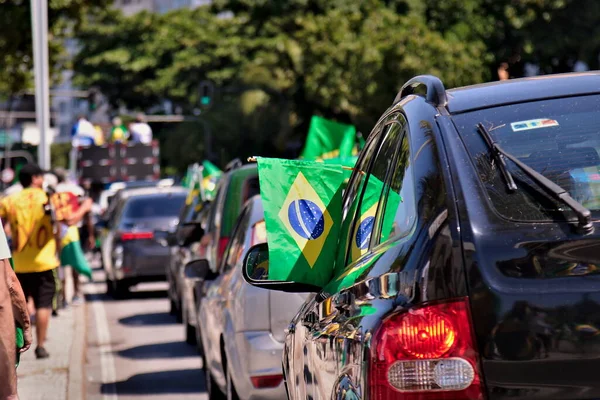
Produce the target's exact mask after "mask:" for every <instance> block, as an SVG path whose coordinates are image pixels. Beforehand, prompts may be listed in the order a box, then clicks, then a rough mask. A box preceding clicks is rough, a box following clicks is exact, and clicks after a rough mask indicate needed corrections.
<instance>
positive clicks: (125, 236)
mask: <svg viewBox="0 0 600 400" xmlns="http://www.w3.org/2000/svg"><path fill="white" fill-rule="evenodd" d="M119 237H120V239H121V241H122V242H126V241H128V240H141V239H152V238H153V237H154V232H121V235H120V236H119Z"/></svg>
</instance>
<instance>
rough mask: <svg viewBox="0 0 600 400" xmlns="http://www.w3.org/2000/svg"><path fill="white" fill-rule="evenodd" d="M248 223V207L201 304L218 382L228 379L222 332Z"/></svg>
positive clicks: (205, 337)
mask: <svg viewBox="0 0 600 400" xmlns="http://www.w3.org/2000/svg"><path fill="white" fill-rule="evenodd" d="M247 225H248V213H247V209H244V210H243V211H242V214H240V218H239V220H238V224H237V226H236V228H234V234H235V236H234V238H233V240H231V241H230V243H229V244H228V246H227V249H226V250H225V253H224V257H223V260H222V262H221V265H220V268H219V270H218V272H219V275H218V276H217V278H216V279H215V280H213V281H209V282H206V283H205V285H206V286H205V288H206V292H205V296H204V297H203V299H202V301H201V303H200V318H201V321H202V335H203V345H204V349H205V354H206V362H207V363H208V364H209V365H208V366H209V367H210V368H211V371H212V374H213V377H214V378H215V380H216V381H217V382H221V379H224V376H222V374H223V373H224V370H223V364H222V359H221V358H222V357H221V335H222V333H223V331H224V328H225V322H226V321H225V310H224V308H225V306H226V305H227V298H228V294H229V293H228V291H229V283H230V280H231V275H232V274H231V270H232V269H233V268H234V267H235V265H236V262H237V258H238V254H239V253H240V251H241V249H242V248H243V246H244V239H245V233H246V229H245V228H246V227H247Z"/></svg>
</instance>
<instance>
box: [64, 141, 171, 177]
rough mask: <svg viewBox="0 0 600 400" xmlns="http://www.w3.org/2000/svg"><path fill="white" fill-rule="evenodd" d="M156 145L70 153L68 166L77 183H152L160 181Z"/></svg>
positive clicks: (114, 146) (111, 146)
mask: <svg viewBox="0 0 600 400" xmlns="http://www.w3.org/2000/svg"><path fill="white" fill-rule="evenodd" d="M159 155H160V149H159V145H158V141H156V140H155V141H152V143H151V144H142V143H135V144H123V143H115V144H112V143H111V144H106V145H102V146H86V147H77V148H74V149H73V152H72V154H71V157H72V159H71V163H72V165H74V166H75V174H76V176H77V179H78V180H79V182H80V183H83V182H89V183H96V184H99V183H102V184H105V185H108V184H110V183H114V182H131V181H155V180H158V179H159V178H160V158H159Z"/></svg>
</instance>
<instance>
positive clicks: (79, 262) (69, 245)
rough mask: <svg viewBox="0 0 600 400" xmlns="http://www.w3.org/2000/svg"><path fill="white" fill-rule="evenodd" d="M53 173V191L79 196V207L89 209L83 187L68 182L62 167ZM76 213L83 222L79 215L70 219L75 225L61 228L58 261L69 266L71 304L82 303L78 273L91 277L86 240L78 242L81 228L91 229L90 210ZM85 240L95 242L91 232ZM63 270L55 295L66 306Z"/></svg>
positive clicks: (90, 200)
mask: <svg viewBox="0 0 600 400" xmlns="http://www.w3.org/2000/svg"><path fill="white" fill-rule="evenodd" d="M54 174H55V175H56V178H57V179H58V184H57V185H56V187H55V191H56V193H65V192H70V193H72V194H74V195H75V196H77V197H78V198H79V202H80V207H83V209H84V210H90V209H91V206H92V199H91V198H89V197H85V195H86V193H85V191H84V189H83V188H82V187H81V186H79V185H77V184H75V183H69V182H67V171H65V170H64V169H63V168H56V169H55V170H54ZM78 213H79V214H80V215H81V218H82V219H83V221H84V224H82V223H81V222H82V221H81V220H80V219H79V217H77V220H73V219H72V220H71V222H72V223H76V224H77V225H72V226H68V227H67V226H65V227H64V229H63V230H62V231H63V232H62V235H61V254H60V261H61V264H62V266H63V267H66V266H69V267H71V274H72V278H73V299H72V304H73V305H79V304H82V302H83V297H82V295H81V290H80V281H79V274H80V273H84V274H85V275H87V277H88V278H91V269H90V267H89V264H88V262H87V260H86V258H85V254H84V252H83V249H82V246H84V245H85V244H86V243H87V242H83V243H80V237H81V234H80V232H81V230H82V229H83V228H85V231H86V232H87V231H88V230H90V229H92V230H93V223H92V220H91V215H90V212H86V213H85V214H83V213H81V212H80V211H79V210H78ZM84 238H85V240H86V241H87V240H91V241H93V242H95V238H94V237H93V233H92V237H89V236H87V235H86V236H84ZM62 272H63V274H62V275H63V277H62V279H61V285H62V290H61V293H60V294H61V295H62V296H57V297H62V300H63V304H62V305H65V306H66V299H65V296H64V288H65V283H66V280H65V278H66V277H65V276H64V272H65V271H64V270H63V271H62Z"/></svg>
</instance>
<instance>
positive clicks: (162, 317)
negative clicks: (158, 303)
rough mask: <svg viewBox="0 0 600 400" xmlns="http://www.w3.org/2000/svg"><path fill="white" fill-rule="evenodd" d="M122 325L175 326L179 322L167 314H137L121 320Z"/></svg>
mask: <svg viewBox="0 0 600 400" xmlns="http://www.w3.org/2000/svg"><path fill="white" fill-rule="evenodd" d="M119 323H120V324H123V325H129V326H147V325H174V324H176V323H177V322H176V321H175V317H172V316H171V315H169V314H168V313H166V312H156V313H148V314H136V315H132V316H130V317H125V318H121V319H120V320H119Z"/></svg>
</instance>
